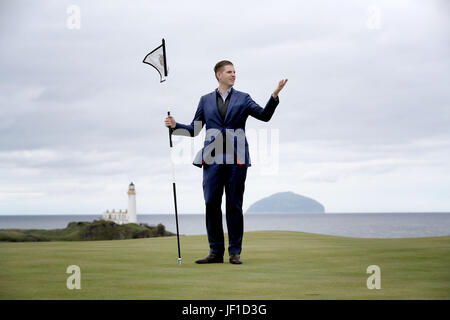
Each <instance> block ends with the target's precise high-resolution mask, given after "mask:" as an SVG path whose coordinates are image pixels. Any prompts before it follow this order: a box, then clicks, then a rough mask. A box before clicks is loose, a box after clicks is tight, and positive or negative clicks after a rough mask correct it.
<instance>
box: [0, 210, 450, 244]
mask: <svg viewBox="0 0 450 320" xmlns="http://www.w3.org/2000/svg"><path fill="white" fill-rule="evenodd" d="M100 218H101V215H81V214H80V215H44V214H42V215H0V229H62V228H65V227H66V226H67V224H68V223H69V222H72V221H94V220H96V219H100ZM137 219H138V223H146V224H148V225H157V224H159V223H162V224H163V225H164V226H165V227H166V230H168V231H171V232H173V233H176V223H175V214H138V215H137ZM178 225H179V232H180V235H203V234H206V221H205V214H179V215H178ZM223 229H224V232H227V225H226V220H225V215H223ZM244 230H245V231H246V232H247V231H263V230H283V231H299V232H308V233H316V234H324V235H336V236H344V237H356V238H418V237H435V236H449V235H450V212H410V213H408V212H404V213H403V212H402V213H399V212H393V213H387V212H382V213H322V214H319V213H315V214H304V213H302V214H295V213H289V214H286V213H271V214H256V213H248V214H244Z"/></svg>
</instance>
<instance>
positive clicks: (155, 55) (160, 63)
mask: <svg viewBox="0 0 450 320" xmlns="http://www.w3.org/2000/svg"><path fill="white" fill-rule="evenodd" d="M142 62H143V63H146V64H149V65H151V66H152V67H154V68H155V69H156V71H158V73H159V75H160V82H161V83H162V82H164V81H166V79H165V77H167V74H168V69H167V58H166V42H165V41H164V39H162V44H161V45H160V46H159V47H157V48H156V49H154V50H153V51H151V52H150V53H149V54H147V55H146V56H145V58H144V60H143V61H142ZM165 87H166V89H165V92H166V97H167V99H168V98H169V95H168V88H167V84H166V85H165ZM167 115H169V116H170V107H169V108H168V110H167ZM168 129H169V145H170V164H171V167H172V188H173V201H174V206H175V221H176V225H177V244H178V264H179V265H181V249H180V233H179V229H178V209H177V189H176V184H175V164H174V163H173V159H172V150H173V149H172V148H173V146H172V128H171V127H169V128H168Z"/></svg>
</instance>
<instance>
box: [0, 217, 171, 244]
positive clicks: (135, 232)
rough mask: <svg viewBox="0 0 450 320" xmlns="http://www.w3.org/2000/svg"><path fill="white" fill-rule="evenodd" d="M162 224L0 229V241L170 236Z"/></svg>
mask: <svg viewBox="0 0 450 320" xmlns="http://www.w3.org/2000/svg"><path fill="white" fill-rule="evenodd" d="M170 235H173V233H171V232H168V231H166V228H165V227H164V225H162V224H158V225H157V226H148V225H146V224H143V225H138V224H135V223H128V224H123V225H119V224H116V223H114V222H112V221H104V220H94V221H93V222H70V223H69V224H68V225H67V227H66V228H64V229H51V230H46V229H0V241H9V242H28V241H82V240H123V239H136V238H151V237H164V236H170Z"/></svg>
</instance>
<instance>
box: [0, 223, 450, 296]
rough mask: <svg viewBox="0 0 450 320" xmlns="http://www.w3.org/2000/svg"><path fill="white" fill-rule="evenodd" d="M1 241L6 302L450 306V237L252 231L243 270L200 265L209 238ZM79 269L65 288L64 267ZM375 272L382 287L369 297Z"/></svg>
mask: <svg viewBox="0 0 450 320" xmlns="http://www.w3.org/2000/svg"><path fill="white" fill-rule="evenodd" d="M181 245H182V256H183V265H182V266H179V265H178V264H177V244H176V237H162V238H149V239H133V240H121V241H79V242H26V243H25V242H22V243H8V242H2V243H0V256H1V260H0V299H449V298H450V254H449V253H450V250H449V249H450V237H432V238H411V239H361V238H344V237H335V236H324V235H316V234H308V233H300V232H282V231H265V232H248V233H246V234H245V236H244V247H243V252H242V255H241V257H242V260H243V262H244V264H242V265H232V264H229V263H228V260H226V262H225V263H224V264H212V265H197V264H195V263H194V260H195V259H197V258H200V257H204V256H205V255H206V254H207V252H208V245H207V239H206V236H182V237H181ZM69 265H78V266H79V267H80V268H81V289H80V290H68V289H67V288H66V280H67V277H69V274H66V273H65V272H66V268H67V267H68V266H69ZM369 265H378V266H379V267H380V268H381V289H379V290H376V289H374V290H369V289H368V288H367V286H366V281H367V278H368V277H369V276H370V275H369V274H367V273H366V269H367V267H368V266H369Z"/></svg>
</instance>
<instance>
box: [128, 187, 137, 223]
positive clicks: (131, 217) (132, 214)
mask: <svg viewBox="0 0 450 320" xmlns="http://www.w3.org/2000/svg"><path fill="white" fill-rule="evenodd" d="M128 223H137V217H136V191H135V190H134V184H133V182H131V183H130V186H129V187H128Z"/></svg>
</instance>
